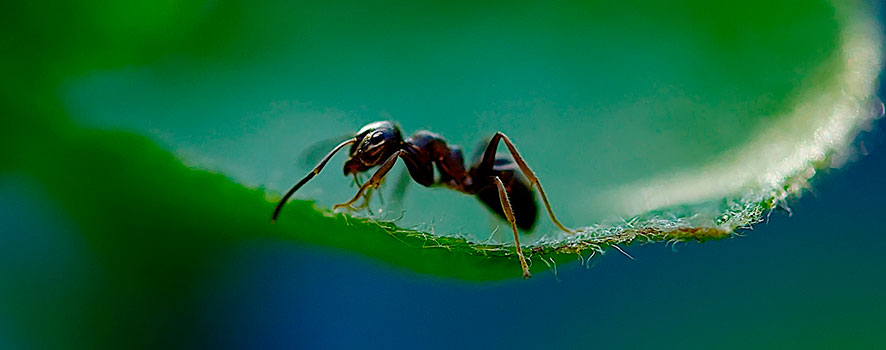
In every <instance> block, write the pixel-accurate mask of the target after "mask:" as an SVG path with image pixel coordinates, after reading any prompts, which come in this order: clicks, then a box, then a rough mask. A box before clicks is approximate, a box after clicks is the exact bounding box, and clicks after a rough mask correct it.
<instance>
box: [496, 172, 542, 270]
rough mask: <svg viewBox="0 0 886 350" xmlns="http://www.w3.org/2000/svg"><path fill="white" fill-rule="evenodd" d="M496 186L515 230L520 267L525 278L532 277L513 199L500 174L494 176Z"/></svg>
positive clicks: (504, 209) (499, 198)
mask: <svg viewBox="0 0 886 350" xmlns="http://www.w3.org/2000/svg"><path fill="white" fill-rule="evenodd" d="M493 179H494V181H495V186H496V187H498V200H499V201H501V208H502V209H503V211H504V212H505V217H506V218H507V219H508V222H509V223H510V224H511V230H513V231H514V245H516V247H517V258H519V259H520V267H521V268H523V278H529V277H532V275H531V274H529V266H528V265H527V264H526V258H525V257H523V250H522V249H520V236H519V234H518V233H517V220H516V219H515V218H514V210H513V209H511V201H510V200H508V192H507V191H506V190H505V184H504V183H502V182H501V179H499V178H498V176H495V177H493Z"/></svg>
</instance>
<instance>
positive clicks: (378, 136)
mask: <svg viewBox="0 0 886 350" xmlns="http://www.w3.org/2000/svg"><path fill="white" fill-rule="evenodd" d="M382 141H384V134H383V133H381V132H377V133H374V134H372V138H370V139H369V142H370V143H372V144H377V143H381V142H382Z"/></svg>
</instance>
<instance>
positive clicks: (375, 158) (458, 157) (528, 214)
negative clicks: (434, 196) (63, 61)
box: [271, 121, 575, 278]
mask: <svg viewBox="0 0 886 350" xmlns="http://www.w3.org/2000/svg"><path fill="white" fill-rule="evenodd" d="M500 140H501V141H504V143H505V146H507V148H508V151H510V153H511V156H513V160H512V159H511V158H507V157H502V156H499V155H497V154H496V149H497V148H498V142H499V141H500ZM348 145H351V150H350V152H349V154H350V155H349V157H348V160H347V161H346V162H345V166H344V175H345V176H348V175H352V174H353V175H354V176H356V175H357V173H361V172H365V171H368V170H369V169H370V168H372V167H375V166H378V165H380V167H379V168H378V170H377V171H376V172H375V174H373V175H372V177H371V178H369V181H367V182H366V183H364V184H362V185H360V189H359V190H358V191H357V194H355V195H354V197H353V198H351V200H349V201H347V202H344V203H341V204H336V205H335V206H333V210H336V209H338V208H342V207H348V208H351V209H354V207H353V206H351V205H352V204H354V202H356V201H357V200H358V199H359V198H360V196H362V195H363V193H364V192H365V191H366V190H367V189H369V188H370V187H372V188H378V186H379V184H380V183H381V181H382V179H383V178H384V177H385V175H387V173H388V171H390V170H391V168H392V167H393V166H394V164H395V163H396V162H397V159H398V158H400V159H403V162H404V163H406V169H407V170H408V171H409V175H410V176H411V177H412V179H413V180H415V182H418V183H419V184H421V185H422V186H425V187H430V186H434V185H442V186H446V187H448V188H451V189H454V190H456V191H459V192H462V193H466V194H470V195H476V196H477V197H478V198H479V199H480V201H482V202H483V204H485V205H486V206H487V207H489V209H490V210H492V212H494V213H495V214H497V215H498V216H500V217H501V218H503V219H505V220H507V221H508V223H510V224H511V229H512V230H513V232H514V243H515V245H516V248H517V256H518V257H519V259H520V267H521V268H522V269H523V278H529V277H531V275H530V274H529V267H528V265H527V264H526V258H525V257H524V256H523V251H522V250H521V249H520V237H519V236H518V234H517V228H518V227H519V228H521V229H523V230H530V229H531V228H532V227H533V226H534V225H535V219H536V216H537V214H538V208H537V206H536V202H535V197H534V196H533V193H532V186H535V187H536V188H538V194H539V195H541V200H542V203H543V204H544V206H545V209H547V211H548V215H549V216H550V217H551V221H553V222H554V224H555V225H557V227H559V228H560V229H561V230H563V231H565V232H567V233H575V231H573V230H570V229H568V228H566V227H565V226H563V224H561V223H560V221H559V220H557V218H556V217H555V216H554V212H553V211H552V210H551V205H550V204H548V198H547V196H546V195H545V191H544V190H543V189H542V188H541V184H540V183H539V182H538V177H536V176H535V173H534V172H532V170H531V169H529V166H528V165H526V162H525V161H524V160H523V157H522V156H521V155H520V153H519V152H517V148H516V147H514V144H513V143H512V142H511V140H510V139H509V138H508V137H507V136H506V135H505V134H503V133H501V132H497V133H495V135H494V136H492V139H490V140H489V143H488V145H487V146H486V150H485V151H484V152H483V154H482V158H480V159H479V160H478V161H477V162H476V163H475V164H474V165H473V166H471V168H470V169H465V166H464V158H463V157H462V153H461V149H460V148H459V147H458V146H454V145H447V144H446V140H444V139H443V138H442V137H440V136H439V135H437V134H435V133H432V132H430V131H426V130H421V131H418V132H416V133H415V134H414V135H412V137H409V138H406V139H404V138H403V137H402V135H401V133H400V128H399V127H398V126H396V125H394V123H392V122H389V121H380V122H374V123H371V124H368V125H366V126H364V127H363V128H361V129H360V130H359V131H357V134H356V136H354V137H352V138H350V139H347V140H345V141H344V142H342V143H340V144H338V146H335V148H333V149H332V151H330V152H329V153H328V154H326V156H324V157H323V160H321V161H320V163H319V164H317V166H316V167H314V170H312V171H311V172H310V173H308V174H307V175H306V176H305V177H304V178H302V179H301V181H299V182H298V183H296V184H295V186H292V188H291V189H289V191H288V192H286V194H285V195H284V196H283V198H282V199H281V200H280V203H279V204H277V208H275V209H274V214H273V216H272V217H271V222H274V221H276V220H277V216H278V215H279V214H280V210H281V209H283V205H284V204H286V201H287V200H289V197H291V196H292V194H293V193H295V191H297V190H298V189H299V188H301V187H302V186H303V185H304V184H305V183H307V182H308V181H310V180H311V179H312V178H313V177H314V176H315V175H317V174H319V173H320V171H321V170H323V167H324V166H326V163H328V162H329V160H330V159H331V158H332V156H333V155H335V154H336V153H337V152H338V151H340V150H342V149H343V148H345V147H347V146H348ZM514 163H516V166H515V164H514ZM435 165H436V168H437V172H438V173H439V174H440V176H439V178H437V179H435V178H434V166H435ZM517 168H519V169H520V170H521V171H522V172H523V174H524V175H525V176H526V179H524V178H523V177H521V176H519V174H518V173H517ZM515 212H516V213H517V214H519V215H517V216H515V215H514V213H515Z"/></svg>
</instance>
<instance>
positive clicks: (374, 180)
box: [332, 150, 406, 210]
mask: <svg viewBox="0 0 886 350" xmlns="http://www.w3.org/2000/svg"><path fill="white" fill-rule="evenodd" d="M405 155H406V151H403V150H399V151H397V152H396V153H394V154H393V155H391V156H390V157H388V159H387V160H386V161H385V162H384V164H382V165H381V168H379V169H378V171H376V172H375V174H373V175H372V177H371V178H369V181H366V183H364V184H363V185H362V186H360V189H359V190H357V194H355V195H354V198H351V200H349V201H347V202H344V203H341V204H336V205H334V206H332V210H336V209H338V208H341V207H348V208H351V209H356V208H354V207H352V206H351V205H352V204H354V202H356V201H357V200H359V199H360V196H362V195H363V193H364V192H366V190H367V189H369V187H376V188H377V187H378V185H379V184H380V183H381V180H382V179H383V178H384V177H385V175H387V174H388V172H389V171H391V168H393V167H394V163H396V162H397V157H401V156H405Z"/></svg>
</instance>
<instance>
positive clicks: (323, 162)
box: [271, 137, 357, 223]
mask: <svg viewBox="0 0 886 350" xmlns="http://www.w3.org/2000/svg"><path fill="white" fill-rule="evenodd" d="M355 142H357V138H356V137H355V138H350V139H348V140H345V141H344V142H342V143H340V144H338V146H335V148H333V149H332V151H330V152H329V153H327V154H326V156H324V157H323V160H321V161H320V163H319V164H317V166H316V167H314V170H311V172H310V173H308V174H307V175H305V177H304V178H302V179H301V181H299V182H298V183H296V184H295V186H292V188H290V189H289V191H288V192H286V194H285V195H283V199H281V200H280V204H277V208H275V209H274V215H272V216H271V222H272V223H273V222H276V221H277V216H278V215H280V210H282V209H283V205H284V204H286V201H288V200H289V197H292V195H293V194H294V193H295V191H298V189H299V188H301V187H302V186H303V185H304V184H306V183H307V182H308V181H310V180H311V179H312V178H314V176H315V175H317V174H319V173H320V171H321V170H323V167H325V166H326V163H328V162H329V160H330V159H332V156H334V155H335V154H336V153H338V151H341V149H342V148H345V146H347V145H350V144H352V143H355Z"/></svg>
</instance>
